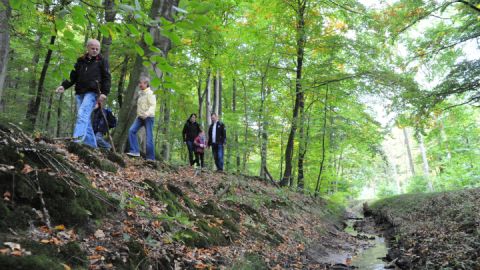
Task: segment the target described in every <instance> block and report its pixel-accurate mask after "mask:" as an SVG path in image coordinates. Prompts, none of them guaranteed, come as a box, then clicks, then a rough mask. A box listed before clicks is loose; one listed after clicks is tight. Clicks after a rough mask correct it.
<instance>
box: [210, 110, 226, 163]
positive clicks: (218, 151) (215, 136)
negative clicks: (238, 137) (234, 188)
mask: <svg viewBox="0 0 480 270" xmlns="http://www.w3.org/2000/svg"><path fill="white" fill-rule="evenodd" d="M211 118H212V124H211V125H210V127H209V128H208V146H212V153H213V159H214V160H215V165H216V166H217V171H223V146H224V145H225V143H226V142H227V128H226V127H225V125H224V124H223V123H222V122H220V121H219V120H218V116H217V114H216V113H212V114H211Z"/></svg>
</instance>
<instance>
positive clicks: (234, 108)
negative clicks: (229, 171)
mask: <svg viewBox="0 0 480 270" xmlns="http://www.w3.org/2000/svg"><path fill="white" fill-rule="evenodd" d="M232 112H233V114H234V115H236V113H237V81H236V80H235V79H233V86H232ZM233 138H234V146H233V147H234V151H235V159H236V163H235V164H236V166H235V168H236V172H237V173H239V172H240V150H239V147H238V130H237V129H236V128H235V129H233Z"/></svg>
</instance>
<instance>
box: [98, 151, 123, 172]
mask: <svg viewBox="0 0 480 270" xmlns="http://www.w3.org/2000/svg"><path fill="white" fill-rule="evenodd" d="M100 151H102V153H103V155H104V156H105V157H106V158H107V159H108V160H110V161H111V162H113V163H116V164H118V165H119V166H120V167H122V168H125V167H126V166H127V164H126V163H125V160H124V159H123V157H122V155H120V154H117V153H115V152H113V151H111V150H106V149H101V150H100Z"/></svg>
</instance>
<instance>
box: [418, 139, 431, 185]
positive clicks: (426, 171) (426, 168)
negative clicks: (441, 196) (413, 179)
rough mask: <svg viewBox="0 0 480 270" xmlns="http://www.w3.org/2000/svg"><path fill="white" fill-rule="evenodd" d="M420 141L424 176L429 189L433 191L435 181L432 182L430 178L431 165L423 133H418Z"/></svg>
mask: <svg viewBox="0 0 480 270" xmlns="http://www.w3.org/2000/svg"><path fill="white" fill-rule="evenodd" d="M418 142H419V146H420V152H421V153H422V162H423V176H424V177H425V179H426V180H427V183H428V191H429V192H433V183H432V179H431V178H430V166H428V159H427V150H426V148H425V143H424V141H423V135H422V134H418Z"/></svg>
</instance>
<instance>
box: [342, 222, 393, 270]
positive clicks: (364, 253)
mask: <svg viewBox="0 0 480 270" xmlns="http://www.w3.org/2000/svg"><path fill="white" fill-rule="evenodd" d="M346 223H347V227H346V228H345V231H346V232H347V233H349V234H351V235H353V236H355V237H356V238H358V239H360V240H364V241H365V243H362V244H361V246H360V250H359V251H357V255H355V256H352V258H351V261H350V265H351V266H353V267H355V268H358V269H365V270H380V269H385V266H387V264H386V263H385V262H384V261H383V258H385V257H386V255H387V253H388V247H387V244H386V243H385V238H383V237H382V236H380V235H379V234H378V233H379V232H377V233H375V228H369V227H368V225H369V224H370V222H364V219H363V218H349V219H348V220H347V222H346ZM358 223H362V224H363V225H364V226H361V230H362V232H358V231H357V229H356V228H359V227H357V226H355V225H356V224H358ZM365 224H366V225H367V226H365ZM359 229H360V228H359ZM365 229H367V232H364V230H365Z"/></svg>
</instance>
